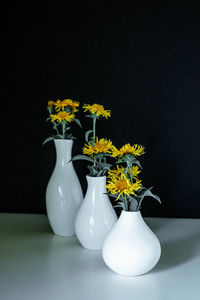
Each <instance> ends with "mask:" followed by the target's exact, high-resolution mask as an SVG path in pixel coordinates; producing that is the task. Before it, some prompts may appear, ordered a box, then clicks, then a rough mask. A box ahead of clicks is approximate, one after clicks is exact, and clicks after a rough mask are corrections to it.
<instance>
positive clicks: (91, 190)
mask: <svg viewBox="0 0 200 300" xmlns="http://www.w3.org/2000/svg"><path fill="white" fill-rule="evenodd" d="M86 178H87V183H88V188H87V192H86V195H85V198H84V200H83V202H82V204H81V206H80V209H79V211H78V214H77V216H76V221H75V231H76V235H77V238H78V240H79V242H80V243H81V245H82V246H83V247H84V248H86V249H89V250H101V249H102V246H103V242H104V240H105V237H106V236H107V234H108V232H109V231H110V230H111V228H112V227H113V225H114V224H115V222H116V221H117V215H116V213H115V210H114V209H113V207H112V205H111V203H110V200H109V198H108V196H107V194H105V193H107V190H106V188H105V185H106V176H101V177H91V176H86Z"/></svg>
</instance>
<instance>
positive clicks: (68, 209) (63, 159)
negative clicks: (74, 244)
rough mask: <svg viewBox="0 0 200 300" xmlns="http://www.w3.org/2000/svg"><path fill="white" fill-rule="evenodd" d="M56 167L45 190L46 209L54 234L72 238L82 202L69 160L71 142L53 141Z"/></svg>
mask: <svg viewBox="0 0 200 300" xmlns="http://www.w3.org/2000/svg"><path fill="white" fill-rule="evenodd" d="M54 142H55V147H56V165H55V168H54V171H53V173H52V175H51V178H50V180H49V183H48V185H47V189H46V208H47V215H48V218H49V222H50V224H51V227H52V229H53V231H54V233H55V234H57V235H60V236H73V235H74V234H75V230H74V222H75V217H76V214H77V211H78V209H79V207H80V204H81V202H82V200H83V193H82V189H81V185H80V182H79V180H78V177H77V175H76V172H75V170H74V167H73V164H72V162H70V163H68V162H69V160H70V159H71V152H72V145H73V141H72V140H62V139H56V140H54Z"/></svg>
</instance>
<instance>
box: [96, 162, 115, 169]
mask: <svg viewBox="0 0 200 300" xmlns="http://www.w3.org/2000/svg"><path fill="white" fill-rule="evenodd" d="M97 166H98V168H101V169H104V168H106V169H107V168H108V169H110V167H112V165H111V164H108V163H103V162H100V163H99V162H98V163H97Z"/></svg>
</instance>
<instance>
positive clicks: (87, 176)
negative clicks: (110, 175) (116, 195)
mask: <svg viewBox="0 0 200 300" xmlns="http://www.w3.org/2000/svg"><path fill="white" fill-rule="evenodd" d="M86 178H89V179H92V178H94V179H100V178H106V176H90V175H86Z"/></svg>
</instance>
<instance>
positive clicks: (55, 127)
mask: <svg viewBox="0 0 200 300" xmlns="http://www.w3.org/2000/svg"><path fill="white" fill-rule="evenodd" d="M53 125H54V127H53V128H54V129H55V130H56V132H57V134H60V133H59V131H58V128H57V126H58V125H57V124H56V123H55V122H53Z"/></svg>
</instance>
